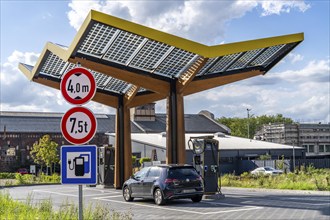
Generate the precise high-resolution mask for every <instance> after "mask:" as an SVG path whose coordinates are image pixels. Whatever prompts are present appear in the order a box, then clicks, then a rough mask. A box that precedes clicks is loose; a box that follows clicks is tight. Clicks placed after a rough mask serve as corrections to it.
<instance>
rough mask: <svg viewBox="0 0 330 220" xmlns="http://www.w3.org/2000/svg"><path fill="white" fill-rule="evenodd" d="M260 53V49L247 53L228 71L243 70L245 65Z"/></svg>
mask: <svg viewBox="0 0 330 220" xmlns="http://www.w3.org/2000/svg"><path fill="white" fill-rule="evenodd" d="M260 51H262V49H257V50H250V51H247V52H246V53H244V54H243V55H242V56H241V57H240V58H239V59H238V60H237V61H235V62H234V63H233V64H232V65H231V66H230V67H229V68H228V71H229V70H234V69H240V68H243V67H244V66H245V65H246V64H247V63H249V62H250V61H251V60H252V59H253V58H255V56H256V55H258V53H259V52H260Z"/></svg>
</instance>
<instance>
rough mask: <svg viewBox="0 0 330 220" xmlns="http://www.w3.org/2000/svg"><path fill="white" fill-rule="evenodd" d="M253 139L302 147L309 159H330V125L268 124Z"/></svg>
mask: <svg viewBox="0 0 330 220" xmlns="http://www.w3.org/2000/svg"><path fill="white" fill-rule="evenodd" d="M255 139H258V140H263V141H267V142H272V143H279V144H286V145H291V146H292V145H296V146H300V147H304V148H305V151H306V157H309V158H330V124H321V123H318V124H307V123H302V124H298V123H297V124H283V123H276V124H268V125H263V126H262V128H261V129H260V130H259V131H257V133H256V135H255Z"/></svg>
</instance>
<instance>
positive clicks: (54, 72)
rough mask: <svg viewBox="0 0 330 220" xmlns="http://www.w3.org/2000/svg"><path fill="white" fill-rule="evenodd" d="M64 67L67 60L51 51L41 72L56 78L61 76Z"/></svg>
mask: <svg viewBox="0 0 330 220" xmlns="http://www.w3.org/2000/svg"><path fill="white" fill-rule="evenodd" d="M64 67H65V62H64V61H63V60H62V59H60V58H59V57H58V56H56V55H55V54H53V53H51V52H49V53H48V55H47V58H46V60H45V62H44V64H43V65H42V68H41V70H40V73H42V74H45V75H48V76H52V77H55V78H60V77H61V73H62V69H63V68H64Z"/></svg>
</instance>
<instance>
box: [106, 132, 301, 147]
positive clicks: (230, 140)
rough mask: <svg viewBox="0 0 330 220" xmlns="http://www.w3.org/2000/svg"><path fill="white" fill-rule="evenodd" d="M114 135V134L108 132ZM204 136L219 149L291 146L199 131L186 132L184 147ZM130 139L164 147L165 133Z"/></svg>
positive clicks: (140, 135)
mask: <svg viewBox="0 0 330 220" xmlns="http://www.w3.org/2000/svg"><path fill="white" fill-rule="evenodd" d="M109 135H112V136H114V135H115V134H114V133H112V134H109ZM205 136H213V138H214V139H216V140H218V141H219V149H220V150H253V149H258V150H276V149H291V150H292V148H293V147H292V146H289V145H283V144H277V143H270V142H265V141H259V140H253V139H247V138H240V137H235V136H230V135H226V134H223V133H221V132H217V133H213V134H212V133H199V134H196V133H195V134H191V133H190V134H189V133H186V136H185V139H186V149H187V150H188V149H190V148H189V146H188V140H189V139H190V137H205ZM131 137H132V141H136V142H140V143H143V144H146V145H150V146H157V147H162V148H164V149H165V148H166V135H165V133H158V134H132V136H131ZM294 148H295V149H303V148H302V147H298V146H295V147H294Z"/></svg>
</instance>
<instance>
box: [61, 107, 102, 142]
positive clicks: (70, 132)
mask: <svg viewBox="0 0 330 220" xmlns="http://www.w3.org/2000/svg"><path fill="white" fill-rule="evenodd" d="M96 128H97V121H96V118H95V116H94V114H93V113H92V112H91V111H90V110H89V109H87V108H85V107H81V106H78V107H73V108H71V109H70V110H69V111H67V112H66V113H65V114H64V115H63V117H62V120H61V131H62V134H63V136H64V138H65V139H66V140H67V141H68V142H70V143H72V144H85V143H87V142H89V141H90V140H91V139H92V138H93V137H94V135H95V132H96Z"/></svg>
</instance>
